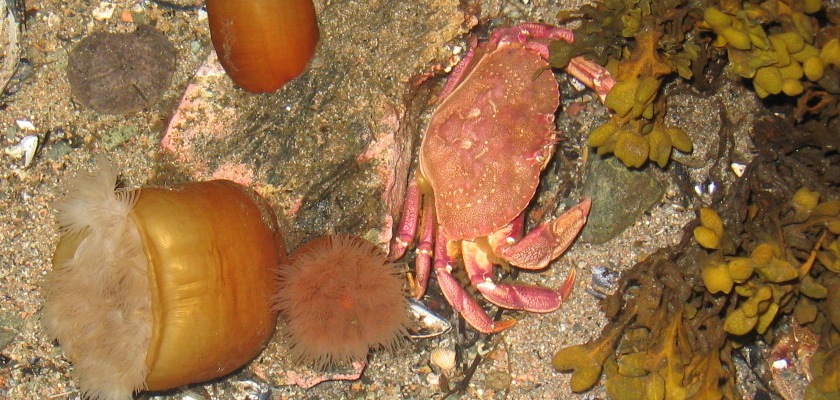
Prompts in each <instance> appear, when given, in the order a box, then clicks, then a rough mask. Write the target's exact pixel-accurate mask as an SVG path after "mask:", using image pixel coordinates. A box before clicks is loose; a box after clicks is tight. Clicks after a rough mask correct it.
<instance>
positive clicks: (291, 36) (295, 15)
mask: <svg viewBox="0 0 840 400" xmlns="http://www.w3.org/2000/svg"><path fill="white" fill-rule="evenodd" d="M206 5H207V19H208V20H209V21H210V37H211V39H212V41H213V47H214V48H215V49H216V54H217V55H218V56H219V62H221V64H222V66H223V67H224V68H225V71H226V72H227V73H228V75H229V76H230V77H231V79H233V81H234V82H236V84H237V85H239V86H240V87H242V88H243V89H245V90H247V91H249V92H252V93H265V92H273V91H275V90H277V89H279V88H280V87H281V86H283V85H284V84H285V83H286V82H288V81H290V80H292V79H294V78H295V77H297V76H298V75H300V74H301V73H303V71H304V70H305V69H306V66H307V64H308V63H309V59H311V58H312V55H313V54H314V53H315V47H316V46H317V45H318V39H319V33H318V20H317V18H316V16H315V5H314V4H313V3H312V0H239V1H230V0H207V2H206Z"/></svg>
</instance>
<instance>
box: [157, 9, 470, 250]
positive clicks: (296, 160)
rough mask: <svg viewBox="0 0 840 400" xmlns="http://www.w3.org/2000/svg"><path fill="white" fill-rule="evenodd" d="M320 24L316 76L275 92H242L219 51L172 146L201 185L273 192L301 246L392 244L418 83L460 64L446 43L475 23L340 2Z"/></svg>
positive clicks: (168, 137)
mask: <svg viewBox="0 0 840 400" xmlns="http://www.w3.org/2000/svg"><path fill="white" fill-rule="evenodd" d="M318 16H319V20H320V26H321V37H322V40H321V43H320V45H319V48H318V50H317V52H316V55H315V58H314V59H313V60H312V62H311V65H310V68H309V69H308V71H306V72H305V73H304V74H303V75H302V76H300V77H299V78H297V79H295V80H293V81H291V82H290V83H288V84H287V85H286V86H284V87H283V88H282V89H281V90H279V91H278V92H276V93H274V94H270V95H252V94H249V93H247V92H245V91H243V90H241V89H238V88H235V87H234V85H233V83H232V81H230V79H228V78H227V76H226V75H225V74H224V72H223V71H222V70H221V68H220V67H219V65H218V62H217V61H216V59H215V56H214V55H212V54H211V56H210V58H208V60H207V61H206V62H205V64H204V65H203V66H202V67H201V68H200V69H199V71H198V73H197V74H196V77H195V78H194V80H193V82H192V84H190V85H189V87H188V88H187V90H186V93H185V95H184V98H183V99H182V101H181V104H180V106H179V109H178V110H177V111H176V113H175V116H174V117H173V119H172V121H171V122H170V124H169V127H168V129H167V132H166V134H165V136H164V139H163V142H162V144H163V147H164V148H165V149H166V150H167V151H168V152H169V153H171V154H172V155H173V157H174V159H175V162H174V164H175V165H176V167H177V168H182V169H186V170H187V172H188V173H189V175H191V176H192V177H194V178H196V179H208V178H228V179H233V180H236V181H239V182H241V183H244V184H249V185H253V186H254V187H255V188H256V189H257V190H258V191H260V192H261V193H262V194H263V195H265V196H267V197H268V198H269V199H270V201H271V202H272V203H273V204H274V205H275V206H276V207H277V209H278V210H282V213H283V214H285V216H286V217H287V219H288V221H289V224H290V229H291V234H290V235H289V238H290V242H291V243H290V247H291V248H294V247H295V246H296V245H297V244H299V243H301V242H302V241H305V240H307V239H311V238H313V237H315V236H320V235H322V234H324V233H328V232H343V233H354V234H362V235H365V236H366V237H367V238H368V239H369V240H372V241H374V242H378V243H382V244H385V243H387V242H388V240H389V239H390V235H391V226H392V221H391V214H392V212H391V211H392V209H394V210H396V209H397V208H398V207H399V205H398V203H400V201H401V198H402V193H403V191H404V186H405V183H406V181H407V178H408V169H409V164H410V162H411V160H412V158H413V157H412V154H411V148H412V145H413V143H414V141H415V140H416V137H417V134H418V132H416V130H409V129H405V127H404V126H403V123H404V122H403V121H404V120H405V119H406V111H407V100H406V95H407V92H408V91H409V90H410V87H411V85H410V81H411V80H412V79H413V78H414V77H416V76H419V75H420V74H421V73H423V72H424V71H426V70H427V68H428V66H429V65H433V64H435V63H439V64H445V63H447V62H450V61H449V60H450V58H454V56H453V55H452V51H451V49H450V48H449V47H447V45H448V44H453V43H458V42H457V39H458V38H459V37H461V36H462V35H463V34H464V33H465V32H467V30H468V29H469V28H470V27H471V25H472V23H470V22H469V21H475V18H470V17H469V16H468V15H467V13H466V12H465V11H463V10H462V8H461V7H460V6H459V2H458V1H453V0H428V1H411V2H403V1H374V2H363V3H360V2H333V3H329V4H328V5H320V8H319V10H318ZM418 16H420V17H418Z"/></svg>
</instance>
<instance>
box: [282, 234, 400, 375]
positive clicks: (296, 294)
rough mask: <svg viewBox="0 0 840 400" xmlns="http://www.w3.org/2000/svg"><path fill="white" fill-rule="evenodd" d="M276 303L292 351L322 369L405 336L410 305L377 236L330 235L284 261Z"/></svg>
mask: <svg viewBox="0 0 840 400" xmlns="http://www.w3.org/2000/svg"><path fill="white" fill-rule="evenodd" d="M279 280H280V282H279V289H278V292H277V295H276V296H275V298H274V300H275V302H276V303H275V304H276V307H277V308H278V309H279V311H280V315H281V316H282V319H283V320H284V321H285V323H286V324H285V325H286V326H285V327H284V328H283V329H284V332H285V334H286V336H287V337H288V338H289V342H290V345H291V352H292V356H293V357H294V358H295V359H296V360H297V361H299V362H303V363H306V364H312V365H313V366H315V367H317V368H321V369H323V368H327V367H329V366H332V365H343V364H346V363H350V362H356V361H365V359H366V357H367V354H368V351H369V350H370V349H377V348H385V349H393V348H395V347H396V346H397V345H398V344H399V343H400V341H401V340H402V339H403V338H404V337H405V336H406V326H407V324H408V322H409V314H408V304H407V301H406V299H405V296H404V294H403V288H402V280H401V279H400V277H399V275H398V273H397V269H396V268H395V267H394V265H393V264H391V263H390V262H388V259H387V257H386V255H385V253H384V252H382V251H381V250H380V249H379V248H378V247H376V246H375V245H373V244H372V243H370V242H368V241H366V240H364V239H362V238H360V237H357V236H350V235H329V236H324V237H321V238H318V239H315V240H313V241H311V242H309V243H307V244H304V245H303V246H301V247H299V248H298V249H297V250H296V251H295V252H294V253H293V254H292V256H291V257H290V258H289V260H288V261H287V262H286V263H285V264H284V265H281V267H280V271H279Z"/></svg>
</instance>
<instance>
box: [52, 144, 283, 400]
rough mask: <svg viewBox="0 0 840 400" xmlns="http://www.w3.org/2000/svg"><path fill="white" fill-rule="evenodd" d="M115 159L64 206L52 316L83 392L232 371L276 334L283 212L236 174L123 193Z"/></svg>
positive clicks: (72, 189) (123, 394)
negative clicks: (275, 297) (118, 186)
mask: <svg viewBox="0 0 840 400" xmlns="http://www.w3.org/2000/svg"><path fill="white" fill-rule="evenodd" d="M116 184H117V172H116V171H115V170H114V169H113V167H111V166H110V164H108V163H107V161H105V160H104V159H101V160H100V165H99V169H98V170H96V171H94V172H93V173H90V174H80V175H79V176H77V177H76V179H74V180H73V181H72V182H71V183H70V185H69V190H68V195H67V198H66V200H65V201H64V202H62V203H61V204H58V205H57V207H56V208H57V209H58V218H57V219H58V224H59V228H60V230H61V239H60V240H59V242H58V245H57V246H56V251H55V255H54V256H53V270H52V271H50V273H49V275H48V277H47V280H46V284H45V293H46V299H45V302H44V309H43V318H42V320H43V324H44V327H45V329H46V331H47V334H48V335H49V337H50V338H53V339H57V340H58V342H59V343H60V344H61V346H62V349H63V350H64V353H65V354H66V355H67V358H68V359H70V361H71V362H72V363H73V366H74V368H73V375H74V376H75V378H76V379H77V381H78V383H79V387H80V389H81V392H82V395H83V397H85V398H89V399H92V400H129V399H131V398H132V397H133V396H132V395H133V393H135V392H137V391H139V390H143V389H148V390H165V389H170V388H175V387H179V386H182V385H186V384H190V383H194V382H201V381H206V380H210V379H213V378H217V377H220V376H222V375H225V374H227V373H229V372H231V371H233V370H236V369H238V368H240V367H241V366H242V365H244V364H245V363H247V362H248V361H250V360H251V359H253V358H254V357H256V356H257V354H259V353H260V352H261V351H262V348H263V346H264V345H265V343H266V342H267V341H268V340H269V339H270V338H271V335H272V334H273V332H274V327H275V324H276V320H277V312H276V311H274V310H273V309H272V308H271V297H272V295H273V294H274V291H275V286H274V284H275V283H274V281H273V279H272V278H273V276H274V274H275V273H276V268H277V266H278V265H279V264H280V263H281V262H282V261H283V260H284V258H285V256H286V250H285V245H284V243H283V237H282V235H281V234H280V232H279V230H278V224H277V221H276V217H275V215H274V212H273V211H271V209H270V208H269V207H268V205H267V204H266V203H265V202H264V201H263V200H262V199H261V198H260V197H259V196H258V195H257V194H256V193H254V192H253V191H251V190H250V189H248V188H246V187H243V186H241V185H238V184H236V183H233V182H231V181H224V180H216V181H208V182H192V183H186V184H183V185H179V186H176V187H171V188H152V187H147V188H143V189H136V190H114V189H115V187H116Z"/></svg>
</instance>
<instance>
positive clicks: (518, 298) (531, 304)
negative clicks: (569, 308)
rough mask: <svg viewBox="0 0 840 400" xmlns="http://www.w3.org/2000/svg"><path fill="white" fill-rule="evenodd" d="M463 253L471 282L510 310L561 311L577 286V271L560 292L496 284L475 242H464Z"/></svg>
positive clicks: (488, 298) (491, 268)
mask: <svg viewBox="0 0 840 400" xmlns="http://www.w3.org/2000/svg"><path fill="white" fill-rule="evenodd" d="M461 251H462V253H463V256H464V266H465V268H466V269H467V273H469V275H470V281H471V282H472V284H473V286H475V287H476V288H478V291H479V292H481V294H482V295H483V296H484V298H486V299H487V300H489V301H490V302H491V303H493V304H495V305H497V306H499V307H502V308H507V309H511V310H524V311H529V312H537V313H547V312H552V311H554V310H557V309H558V308H560V305H562V304H563V302H565V301H566V299H568V298H569V295H570V294H571V293H572V289H574V287H575V275H576V274H575V270H574V269H572V272H571V273H570V274H569V277H568V278H567V279H566V282H564V283H563V285H562V286H560V288H558V289H557V290H553V289H549V288H547V287H543V286H536V285H524V284H504V283H496V282H493V279H492V274H493V263H491V262H490V261H489V259H488V258H487V253H486V252H484V251H483V250H481V249H480V248H479V246H478V245H477V244H475V243H474V242H469V241H466V240H465V241H463V242H462V243H461Z"/></svg>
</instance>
